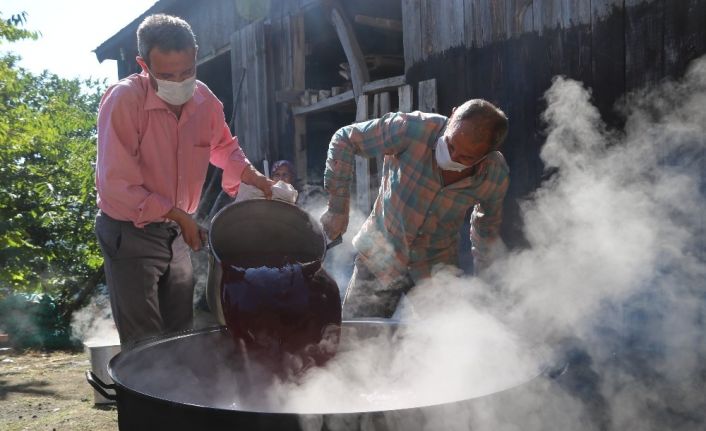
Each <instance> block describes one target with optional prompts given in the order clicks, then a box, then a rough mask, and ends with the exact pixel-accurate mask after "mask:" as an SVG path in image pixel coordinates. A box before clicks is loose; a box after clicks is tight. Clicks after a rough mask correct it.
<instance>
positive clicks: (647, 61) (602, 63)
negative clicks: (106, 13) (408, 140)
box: [96, 0, 706, 244]
mask: <svg viewBox="0 0 706 431" xmlns="http://www.w3.org/2000/svg"><path fill="white" fill-rule="evenodd" d="M158 12H163V13H169V14H174V15H178V16H181V17H183V18H184V19H186V20H187V21H188V22H189V23H190V24H191V25H192V27H193V29H194V31H195V33H196V36H197V41H198V44H199V52H198V77H199V79H201V80H202V81H204V82H206V83H207V84H208V85H209V87H210V88H211V89H212V90H213V91H214V93H215V94H216V95H217V96H218V97H219V98H220V99H221V100H222V101H223V103H224V106H225V113H226V117H227V118H228V119H234V121H233V128H234V131H235V133H236V134H237V135H238V137H239V139H240V142H241V145H242V146H243V148H244V150H245V152H246V154H247V155H248V157H249V158H250V159H251V161H252V162H253V163H254V164H255V165H256V166H258V167H259V168H260V169H264V167H265V166H264V162H265V161H268V162H270V163H271V162H272V161H274V160H277V159H282V158H285V159H290V160H293V161H294V162H295V164H296V166H297V170H298V172H299V176H300V178H301V179H302V180H303V182H306V183H308V184H311V185H317V184H318V185H320V184H321V182H322V174H323V169H324V160H325V157H326V148H327V146H328V142H329V139H330V137H331V135H332V134H333V132H335V131H336V129H337V128H339V127H341V126H343V125H346V124H349V123H351V122H354V121H356V120H363V119H367V118H374V117H377V116H379V115H381V114H383V113H385V112H389V111H393V110H400V111H411V110H416V109H419V110H425V111H436V112H440V113H444V114H447V115H448V114H449V113H450V111H451V108H452V107H453V106H456V105H458V104H460V103H462V102H464V101H465V100H467V99H469V98H475V97H481V98H485V99H488V100H491V101H493V102H494V103H496V104H497V105H498V106H500V107H501V108H502V109H503V110H504V111H505V112H506V113H507V114H508V116H509V117H510V121H511V127H510V132H509V136H508V139H507V141H506V145H505V147H504V153H505V155H506V158H507V160H508V163H509V165H510V169H511V187H510V191H509V196H508V199H506V217H505V222H504V223H505V225H504V227H503V236H504V237H505V239H506V241H507V242H509V243H510V244H513V243H518V242H521V241H522V239H521V237H520V234H519V232H520V229H519V226H518V224H519V217H518V212H517V204H516V202H517V200H518V199H520V198H522V197H523V196H526V195H527V194H528V193H530V192H531V191H533V190H534V189H536V187H537V186H538V185H539V184H540V182H541V180H542V175H543V173H544V167H543V166H542V163H541V161H540V159H539V149H540V146H541V144H542V143H543V136H542V130H543V125H542V123H541V119H540V114H541V112H542V111H543V108H544V107H543V99H542V96H543V94H544V92H545V91H546V90H547V89H548V88H549V86H550V85H551V80H552V77H554V76H556V75H565V76H567V77H569V78H574V79H577V80H580V81H582V82H584V83H585V85H586V86H588V87H590V88H591V89H592V94H593V97H594V99H595V103H596V104H597V106H598V107H599V109H600V110H601V113H602V114H603V115H604V117H605V118H606V119H607V120H608V122H609V124H613V125H618V124H619V122H620V118H619V117H618V116H617V115H615V113H614V112H613V110H612V107H613V105H614V103H615V101H616V100H618V98H620V96H621V95H623V94H624V93H625V92H626V91H629V90H632V89H636V88H639V87H641V86H643V85H645V84H650V83H656V82H658V81H660V80H661V79H663V78H665V77H670V76H679V75H681V74H682V73H683V72H684V71H685V69H686V66H687V64H688V63H689V62H690V61H691V60H693V59H695V58H697V57H699V56H701V55H703V54H704V53H706V25H704V24H705V23H706V0H269V1H256V0H210V1H208V2H189V1H184V0H160V1H158V2H157V3H155V4H154V5H153V6H152V7H151V8H150V9H149V10H147V11H146V12H145V13H144V14H143V15H141V16H140V17H137V18H136V19H135V20H134V21H133V22H131V23H130V24H128V25H127V26H126V27H125V28H123V29H122V30H121V31H120V32H118V33H117V34H115V35H114V36H112V37H111V38H110V39H108V40H106V41H105V42H104V43H103V44H102V45H101V46H99V47H98V48H97V49H96V55H97V57H98V59H99V60H100V61H102V60H104V59H106V58H110V59H115V60H117V61H118V70H119V76H120V77H124V76H127V75H128V74H130V73H134V72H137V71H138V66H137V64H136V63H135V62H134V57H135V55H136V40H135V31H136V29H137V26H138V25H139V23H140V22H141V20H142V19H143V18H144V17H145V16H146V15H148V14H152V13H158ZM378 165H379V161H376V160H367V159H362V158H358V160H357V161H356V171H357V172H356V174H357V181H356V187H355V189H356V190H355V199H356V203H357V206H358V207H359V208H361V209H362V210H369V208H370V206H371V205H372V201H373V199H374V197H375V193H376V190H377V186H378V183H379V181H378V177H377V169H376V167H377V166H378ZM218 179H219V173H218V172H217V170H215V169H213V170H212V172H211V174H210V175H209V181H208V183H207V184H206V185H205V187H206V189H205V191H206V193H205V194H204V199H203V202H204V205H203V206H202V209H200V211H199V212H200V214H199V215H200V216H201V217H207V216H208V215H209V213H212V210H213V209H214V208H217V207H219V204H218V202H216V204H214V200H217V198H216V196H217V195H218V183H219V181H218Z"/></svg>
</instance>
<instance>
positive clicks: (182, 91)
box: [152, 75, 196, 106]
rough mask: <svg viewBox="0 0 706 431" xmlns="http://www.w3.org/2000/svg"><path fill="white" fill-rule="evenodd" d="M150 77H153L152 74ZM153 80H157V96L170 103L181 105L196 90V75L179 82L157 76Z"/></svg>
mask: <svg viewBox="0 0 706 431" xmlns="http://www.w3.org/2000/svg"><path fill="white" fill-rule="evenodd" d="M152 77H153V78H154V75H152ZM154 80H155V81H157V96H159V98H160V99H162V100H164V101H165V102H167V103H169V104H170V105H175V106H180V105H183V104H184V103H186V102H188V101H189V99H191V98H192V97H193V96H194V90H196V75H194V76H192V77H191V78H186V79H185V80H183V81H181V82H174V81H165V80H163V79H157V78H154Z"/></svg>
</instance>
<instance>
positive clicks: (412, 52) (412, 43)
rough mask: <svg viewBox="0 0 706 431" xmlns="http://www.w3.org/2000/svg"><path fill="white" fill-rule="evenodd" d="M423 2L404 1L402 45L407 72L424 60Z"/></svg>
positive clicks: (415, 0) (416, 0)
mask: <svg viewBox="0 0 706 431" xmlns="http://www.w3.org/2000/svg"><path fill="white" fill-rule="evenodd" d="M421 16H422V15H421V0H402V29H403V32H402V45H403V49H404V65H405V66H404V67H405V71H407V70H408V69H409V68H410V67H411V66H412V65H413V64H415V63H417V62H418V61H419V60H421V59H422V27H421V22H422V21H421V19H422V18H421Z"/></svg>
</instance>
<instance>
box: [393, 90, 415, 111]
mask: <svg viewBox="0 0 706 431" xmlns="http://www.w3.org/2000/svg"><path fill="white" fill-rule="evenodd" d="M397 97H398V100H399V111H400V112H412V110H413V109H414V104H413V100H412V86H411V85H408V84H405V85H401V86H399V87H398V88H397Z"/></svg>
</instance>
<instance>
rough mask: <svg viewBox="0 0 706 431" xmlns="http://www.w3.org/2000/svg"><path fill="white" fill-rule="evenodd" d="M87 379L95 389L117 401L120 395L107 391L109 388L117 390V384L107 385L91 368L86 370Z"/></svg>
mask: <svg viewBox="0 0 706 431" xmlns="http://www.w3.org/2000/svg"><path fill="white" fill-rule="evenodd" d="M86 380H87V381H88V384H89V385H91V386H93V389H95V390H96V391H98V393H99V394H101V395H103V396H104V397H106V398H107V399H109V400H110V401H115V400H116V399H117V398H118V397H117V395H116V394H114V393H113V394H111V393H109V392H107V391H108V390H112V391H114V390H115V385H114V384H113V385H107V384H105V383H103V381H102V380H101V379H99V378H98V376H96V375H95V373H93V371H91V370H86Z"/></svg>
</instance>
